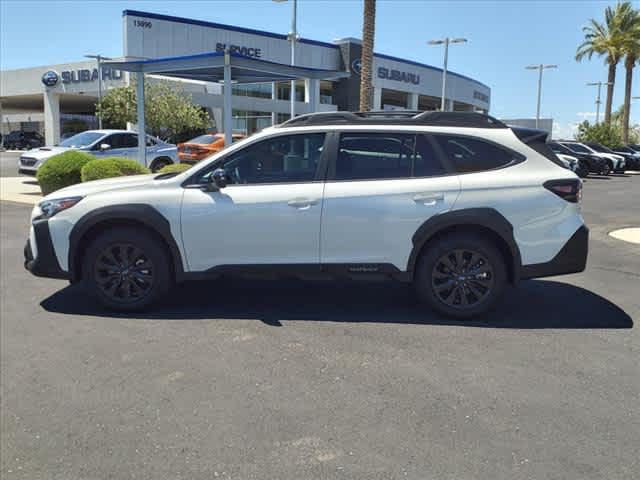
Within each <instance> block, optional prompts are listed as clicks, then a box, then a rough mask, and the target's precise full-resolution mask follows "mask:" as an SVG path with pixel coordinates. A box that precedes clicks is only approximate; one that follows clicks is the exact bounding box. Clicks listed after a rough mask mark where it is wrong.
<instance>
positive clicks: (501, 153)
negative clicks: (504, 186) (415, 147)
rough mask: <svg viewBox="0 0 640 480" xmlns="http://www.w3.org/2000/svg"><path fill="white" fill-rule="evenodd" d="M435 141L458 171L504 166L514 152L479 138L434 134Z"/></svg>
mask: <svg viewBox="0 0 640 480" xmlns="http://www.w3.org/2000/svg"><path fill="white" fill-rule="evenodd" d="M434 138H435V139H436V142H437V143H438V145H439V146H440V148H441V149H442V151H443V152H444V154H445V155H446V157H447V158H448V159H449V162H451V164H452V165H453V167H454V169H455V171H456V172H458V173H472V172H482V171H486V170H493V169H495V168H500V167H504V166H506V165H508V164H510V163H512V162H514V161H516V160H517V159H518V157H517V156H516V154H514V153H513V152H510V151H508V150H505V149H503V148H501V147H498V146H497V145H494V144H492V143H489V142H486V141H484V140H481V139H479V138H472V137H462V136H457V135H434Z"/></svg>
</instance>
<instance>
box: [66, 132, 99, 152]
mask: <svg viewBox="0 0 640 480" xmlns="http://www.w3.org/2000/svg"><path fill="white" fill-rule="evenodd" d="M102 137H104V133H99V132H82V133H78V134H77V135H74V136H73V137H69V138H67V139H66V140H63V141H61V142H60V146H61V147H72V148H82V147H88V146H89V145H91V144H92V143H94V142H95V141H96V140H98V139H99V138H102Z"/></svg>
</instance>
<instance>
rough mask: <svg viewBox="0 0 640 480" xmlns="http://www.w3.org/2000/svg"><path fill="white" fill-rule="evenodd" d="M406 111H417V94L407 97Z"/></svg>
mask: <svg viewBox="0 0 640 480" xmlns="http://www.w3.org/2000/svg"><path fill="white" fill-rule="evenodd" d="M407 109H409V110H418V94H417V93H410V94H408V95H407Z"/></svg>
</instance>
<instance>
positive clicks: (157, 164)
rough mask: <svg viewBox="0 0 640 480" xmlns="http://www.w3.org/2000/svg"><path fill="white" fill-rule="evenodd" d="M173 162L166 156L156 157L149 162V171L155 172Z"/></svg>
mask: <svg viewBox="0 0 640 480" xmlns="http://www.w3.org/2000/svg"><path fill="white" fill-rule="evenodd" d="M172 163H173V162H172V161H171V160H170V159H169V158H167V157H160V158H156V159H155V160H154V161H153V162H151V171H152V172H153V173H156V172H157V171H158V170H162V169H163V168H164V167H166V166H167V165H171V164H172Z"/></svg>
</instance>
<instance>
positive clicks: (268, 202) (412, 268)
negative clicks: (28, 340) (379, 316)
mask: <svg viewBox="0 0 640 480" xmlns="http://www.w3.org/2000/svg"><path fill="white" fill-rule="evenodd" d="M546 138H547V133H546V132H543V131H537V133H535V134H532V131H531V130H529V129H519V128H517V127H514V128H509V127H507V125H505V124H504V123H502V122H500V121H499V120H496V119H494V118H492V117H489V116H487V115H482V114H479V113H463V112H423V113H420V114H415V112H406V113H403V114H399V113H398V112H393V113H392V114H389V115H388V116H385V115H383V114H381V113H380V112H376V113H375V114H364V113H350V112H331V113H317V114H307V115H300V116H298V117H296V118H294V119H291V120H289V121H287V122H285V123H283V124H281V125H279V126H274V127H270V128H267V129H264V130H263V131H261V132H260V133H257V134H255V135H253V136H251V137H249V138H247V139H245V140H242V141H239V142H237V143H236V144H234V145H232V146H230V147H229V148H226V149H224V150H222V151H221V152H219V153H217V154H215V155H213V156H211V157H209V158H208V159H206V160H204V161H202V162H200V163H198V164H196V165H195V166H194V167H192V168H191V169H189V170H187V171H185V172H183V173H178V174H161V175H155V176H153V175H146V176H134V177H122V178H116V179H108V180H102V181H97V182H89V183H83V184H78V185H74V186H71V187H67V188H64V189H62V190H59V191H56V192H55V193H53V194H50V195H49V196H47V197H45V198H44V199H43V200H42V201H41V202H40V203H39V204H38V205H36V206H35V207H34V209H33V212H32V216H31V228H30V233H29V240H28V242H27V244H26V246H25V266H26V268H27V269H28V270H30V271H31V273H33V274H35V275H39V276H46V277H54V278H62V279H68V280H70V281H71V282H72V283H81V284H82V285H83V287H84V288H85V289H86V291H87V292H88V294H90V295H91V296H94V297H95V298H96V299H97V300H98V301H99V302H101V303H102V304H103V305H105V306H107V307H109V308H112V309H116V310H138V309H143V308H146V307H148V306H150V305H152V304H153V303H154V302H157V301H159V300H161V299H162V298H163V297H165V296H166V294H167V292H168V291H169V288H170V287H171V285H172V283H174V282H182V281H185V280H188V279H203V278H212V277H217V276H219V275H222V274H246V273H259V272H262V273H267V274H268V275H269V276H271V275H273V274H283V275H287V276H290V275H300V276H303V277H308V276H310V275H313V274H318V275H322V276H325V275H331V276H335V277H348V278H354V279H358V278H361V279H371V278H375V277H382V278H388V277H390V278H395V279H397V280H400V281H405V282H412V283H413V285H414V287H415V289H416V291H417V294H418V295H419V297H420V298H421V299H423V300H424V301H425V302H426V303H427V304H429V305H430V306H431V307H432V308H433V309H434V310H436V311H437V312H439V313H441V314H444V315H449V316H452V317H455V318H460V319H464V318H470V317H473V316H476V315H479V314H483V313H485V312H487V311H488V310H489V309H490V308H491V307H493V306H495V304H496V302H497V301H498V299H499V298H500V296H501V294H502V293H503V292H504V290H505V287H506V285H507V284H508V283H511V284H517V283H518V282H519V281H520V280H522V279H527V278H534V277H545V276H550V275H560V274H566V273H575V272H580V271H582V270H583V269H584V268H585V264H586V258H587V244H588V229H587V227H586V226H585V224H584V220H583V218H582V215H581V213H580V199H581V192H582V181H581V180H580V179H579V178H578V177H577V176H576V175H575V174H574V173H573V172H571V171H569V170H567V169H565V168H562V167H561V166H560V165H559V164H558V163H559V162H558V160H557V158H556V157H555V155H554V154H553V153H552V152H551V151H550V150H549V149H548V147H547V145H546ZM214 300H215V301H216V302H224V298H215V299H214Z"/></svg>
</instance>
